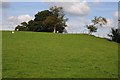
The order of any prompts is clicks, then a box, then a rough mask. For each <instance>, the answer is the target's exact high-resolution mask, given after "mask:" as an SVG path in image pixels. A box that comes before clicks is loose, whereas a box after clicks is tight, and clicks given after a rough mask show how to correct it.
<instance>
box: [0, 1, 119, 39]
mask: <svg viewBox="0 0 120 80" xmlns="http://www.w3.org/2000/svg"><path fill="white" fill-rule="evenodd" d="M24 1H25V0H24ZM24 1H23V2H22V1H21V2H16V1H15V0H9V1H8V2H3V3H2V8H0V10H1V9H2V16H0V17H1V18H0V24H1V22H2V28H0V29H2V30H14V28H15V27H16V26H17V25H18V24H20V23H21V22H23V21H26V22H28V21H29V20H31V19H34V15H35V14H36V13H37V12H38V11H42V10H46V9H49V8H50V7H51V6H62V7H63V8H64V12H65V14H66V17H67V18H69V20H68V22H67V25H68V26H67V28H66V29H67V31H68V32H69V33H83V32H84V33H87V32H88V30H87V29H86V28H85V27H84V26H85V25H89V24H91V20H92V19H93V18H94V16H102V17H105V18H106V19H107V21H108V23H107V24H106V25H105V26H103V27H100V26H99V27H98V31H97V32H96V33H94V35H96V36H101V37H103V36H104V37H107V34H108V33H110V29H111V28H112V27H117V26H118V25H117V24H118V22H117V17H118V13H119V12H118V2H117V1H118V0H114V2H113V0H111V2H110V0H109V2H107V0H106V1H105V0H104V1H102V0H94V2H93V0H89V1H87V0H82V1H80V2H78V0H74V2H65V0H58V1H61V2H50V1H48V0H44V1H41V2H39V1H38V2H32V0H31V1H30V0H29V1H27V0H26V2H24ZM36 1H37V0H36ZM45 1H46V2H45ZM75 1H76V2H75Z"/></svg>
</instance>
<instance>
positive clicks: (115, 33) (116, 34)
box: [108, 28, 120, 43]
mask: <svg viewBox="0 0 120 80" xmlns="http://www.w3.org/2000/svg"><path fill="white" fill-rule="evenodd" d="M108 36H109V37H111V38H112V41H115V42H118V43H120V31H119V30H118V29H115V28H111V34H108Z"/></svg>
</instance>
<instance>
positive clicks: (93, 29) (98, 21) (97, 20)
mask: <svg viewBox="0 0 120 80" xmlns="http://www.w3.org/2000/svg"><path fill="white" fill-rule="evenodd" d="M91 22H92V23H93V24H92V25H86V27H87V29H88V30H89V34H90V35H91V34H92V32H97V24H99V25H100V26H103V25H105V24H107V20H106V18H104V17H101V16H99V17H96V16H95V17H94V19H93V20H91Z"/></svg>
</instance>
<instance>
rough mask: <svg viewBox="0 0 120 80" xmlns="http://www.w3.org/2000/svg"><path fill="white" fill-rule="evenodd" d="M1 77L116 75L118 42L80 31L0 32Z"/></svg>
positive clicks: (109, 76)
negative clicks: (78, 32)
mask: <svg viewBox="0 0 120 80" xmlns="http://www.w3.org/2000/svg"><path fill="white" fill-rule="evenodd" d="M2 53H3V54H2V58H3V59H2V60H3V65H2V66H3V72H2V74H3V78H116V77H117V75H118V44H117V43H115V42H110V41H107V40H106V39H100V38H96V37H94V36H89V35H83V34H53V33H37V32H15V34H12V33H11V32H8V31H3V32H2Z"/></svg>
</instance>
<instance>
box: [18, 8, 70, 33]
mask: <svg viewBox="0 0 120 80" xmlns="http://www.w3.org/2000/svg"><path fill="white" fill-rule="evenodd" d="M67 20H68V19H67V18H65V14H64V11H63V8H62V7H56V6H54V7H51V8H50V10H43V11H41V12H38V13H37V14H35V19H34V20H30V21H29V22H28V23H26V22H22V23H21V26H23V27H24V28H26V30H27V31H37V32H54V31H55V32H57V31H58V32H59V33H62V32H63V31H64V29H65V27H66V26H67V25H66V21H67ZM17 27H18V26H17Z"/></svg>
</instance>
